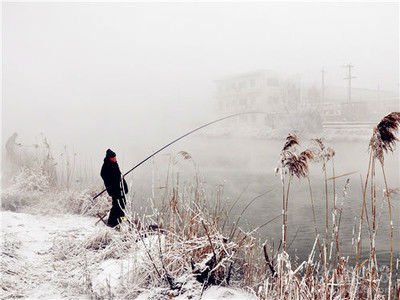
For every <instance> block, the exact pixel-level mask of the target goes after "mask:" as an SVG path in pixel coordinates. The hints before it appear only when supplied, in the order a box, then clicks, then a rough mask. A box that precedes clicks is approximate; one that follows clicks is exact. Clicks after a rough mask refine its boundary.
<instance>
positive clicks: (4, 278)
mask: <svg viewBox="0 0 400 300" xmlns="http://www.w3.org/2000/svg"><path fill="white" fill-rule="evenodd" d="M0 215H1V229H2V230H1V241H2V251H1V279H0V285H1V287H2V289H0V298H1V299H9V298H29V299H61V298H64V299H67V298H68V299H89V298H90V297H91V296H92V297H93V295H97V296H99V295H107V293H109V294H110V298H111V296H112V294H113V293H114V292H116V291H117V287H119V286H120V285H121V282H122V280H126V271H127V270H129V268H132V264H135V263H136V264H137V262H138V261H141V260H142V259H145V258H144V257H143V255H144V253H143V251H140V247H138V246H134V247H132V249H131V252H130V255H127V256H125V257H124V259H119V258H118V257H117V258H115V257H109V256H105V255H103V257H102V258H101V259H100V260H99V259H96V260H95V259H86V255H87V252H84V253H85V254H83V253H82V255H80V256H85V259H83V258H82V257H80V260H79V261H77V260H75V261H72V260H71V259H70V258H69V254H70V253H72V252H74V251H76V249H80V248H78V247H76V241H82V243H85V241H90V239H93V236H96V235H97V236H100V235H102V236H105V234H106V235H107V234H111V235H118V233H115V232H114V231H113V230H111V229H108V228H105V226H104V225H103V224H98V225H97V226H95V222H96V221H97V220H96V219H95V218H93V217H84V216H78V215H52V216H49V215H31V214H26V213H16V212H10V211H1V212H0ZM72 239H73V241H75V244H74V243H73V242H71V243H70V245H71V246H72V247H71V249H68V248H67V249H65V247H64V246H65V245H69V244H68V241H69V240H71V241H72ZM59 244H63V245H62V247H61V246H60V247H58V246H59ZM61 249H62V250H61ZM82 249H85V248H82ZM62 251H64V252H65V253H64V252H62ZM108 254H109V253H108ZM96 255H97V254H96ZM78 256H79V253H78ZM96 257H97V258H98V257H99V256H98V255H97V256H96ZM86 261H88V262H89V264H90V265H89V266H84V265H82V262H86ZM84 273H85V274H84ZM86 273H87V274H86ZM123 277H124V278H123ZM85 278H86V279H87V278H90V284H88V283H87V282H86V280H85ZM189 285H190V284H189ZM89 287H90V288H89ZM125 288H126V287H125ZM193 288H194V289H195V288H196V286H194V287H193ZM86 290H87V292H86V293H85V291H86ZM114 295H116V294H114ZM194 295H196V296H198V295H200V291H192V292H191V293H188V294H187V295H170V294H165V290H162V289H157V288H153V289H149V290H147V291H143V292H142V293H140V294H139V296H138V297H137V299H140V300H148V299H164V298H165V299H168V298H175V299H180V300H182V299H189V298H191V297H193V296H194ZM135 297H136V296H135ZM107 298H109V297H107ZM195 298H197V297H195ZM252 298H253V297H252V296H251V295H249V294H247V293H244V292H243V291H238V290H235V289H228V288H223V287H212V288H210V289H208V290H206V291H205V292H204V294H203V295H202V299H205V300H211V299H229V300H236V299H252Z"/></svg>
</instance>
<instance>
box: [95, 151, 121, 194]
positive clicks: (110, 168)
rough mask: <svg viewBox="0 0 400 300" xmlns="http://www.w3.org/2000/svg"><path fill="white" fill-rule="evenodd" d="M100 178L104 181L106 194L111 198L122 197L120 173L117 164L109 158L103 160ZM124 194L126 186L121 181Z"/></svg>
mask: <svg viewBox="0 0 400 300" xmlns="http://www.w3.org/2000/svg"><path fill="white" fill-rule="evenodd" d="M100 175H101V178H103V180H104V185H105V186H106V189H107V193H108V194H109V195H110V196H111V197H113V198H120V197H122V196H123V193H122V188H121V171H120V170H119V166H118V163H116V162H112V161H110V159H109V158H107V157H106V158H104V164H103V166H102V167H101V172H100ZM123 183H124V191H125V194H127V193H128V185H127V184H126V181H125V179H123Z"/></svg>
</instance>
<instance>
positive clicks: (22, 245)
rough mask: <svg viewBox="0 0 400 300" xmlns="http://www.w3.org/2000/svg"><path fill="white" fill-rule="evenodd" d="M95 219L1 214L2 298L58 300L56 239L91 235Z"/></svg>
mask: <svg viewBox="0 0 400 300" xmlns="http://www.w3.org/2000/svg"><path fill="white" fill-rule="evenodd" d="M94 222H95V219H94V218H91V217H82V216H76V215H58V216H48V215H46V216H43V215H30V214H24V213H14V212H9V211H2V212H1V228H2V230H1V240H2V252H1V274H2V277H1V286H2V291H1V292H2V296H1V297H2V298H8V297H25V298H40V299H44V298H48V299H50V298H51V299H54V298H61V297H63V294H64V293H63V291H62V289H61V288H60V286H59V285H58V283H59V277H58V275H59V274H58V271H57V269H55V265H54V261H53V260H52V257H51V254H50V252H51V248H52V246H53V238H54V237H55V236H63V235H67V234H71V233H74V234H76V235H85V234H90V232H92V231H93V230H94V229H95V227H94Z"/></svg>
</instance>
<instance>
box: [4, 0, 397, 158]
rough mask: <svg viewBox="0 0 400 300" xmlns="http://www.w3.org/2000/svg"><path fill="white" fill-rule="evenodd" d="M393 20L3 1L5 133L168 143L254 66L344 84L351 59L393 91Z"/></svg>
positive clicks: (371, 12)
mask: <svg viewBox="0 0 400 300" xmlns="http://www.w3.org/2000/svg"><path fill="white" fill-rule="evenodd" d="M398 22H399V14H398V5H397V4H388V3H386V4H374V3H316V2H314V3H278V2H271V3H197V4H196V3H186V4H184V3H119V4H107V3H87V4H81V3H55V4H50V3H4V4H3V116H2V122H3V123H2V125H3V141H4V138H5V137H8V136H9V135H11V134H12V132H14V131H17V132H19V133H20V135H21V139H27V138H29V137H31V136H33V135H37V134H39V133H40V132H43V133H45V134H46V135H47V136H49V138H50V140H51V141H52V143H54V144H64V143H66V144H74V145H75V146H76V147H78V148H80V149H93V148H94V147H98V148H101V149H100V150H99V151H101V153H103V152H104V151H103V150H104V149H103V147H105V145H118V147H120V145H121V144H122V143H123V142H124V141H126V140H129V141H131V142H132V141H137V143H141V142H142V141H143V140H146V141H153V139H156V138H157V141H160V142H164V141H167V142H168V140H169V138H171V137H175V136H176V135H179V134H180V133H184V131H185V130H186V129H190V127H191V126H193V125H199V124H201V123H202V122H207V121H209V120H210V119H212V118H213V117H214V115H213V108H214V107H213V102H212V100H213V93H214V82H215V80H216V79H218V78H220V77H221V76H226V75H233V74H236V73H240V72H247V71H251V70H256V69H272V70H276V71H278V72H280V73H281V74H283V75H284V76H286V75H296V74H297V75H301V76H302V77H303V78H304V80H305V81H308V82H311V83H315V84H317V85H319V84H320V81H319V80H320V70H321V68H322V67H323V66H324V67H325V69H326V72H327V74H326V84H327V85H342V86H345V81H344V80H343V77H344V76H345V69H344V68H343V65H344V64H345V63H349V62H350V63H352V64H353V65H354V66H355V68H354V75H355V76H357V78H356V79H355V80H354V86H355V87H364V88H371V89H376V88H377V86H378V85H380V87H381V89H388V90H397V89H398V83H399V69H398V68H399V28H398V26H399V23H398ZM150 137H151V138H150ZM85 145H89V146H88V147H86V146H85Z"/></svg>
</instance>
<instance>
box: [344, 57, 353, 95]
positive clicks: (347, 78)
mask: <svg viewBox="0 0 400 300" xmlns="http://www.w3.org/2000/svg"><path fill="white" fill-rule="evenodd" d="M344 67H345V68H347V69H348V75H347V77H345V78H344V79H345V80H348V82H349V83H348V91H347V102H348V103H351V80H352V79H353V78H356V77H355V76H351V69H352V68H354V66H352V65H351V64H347V65H344Z"/></svg>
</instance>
